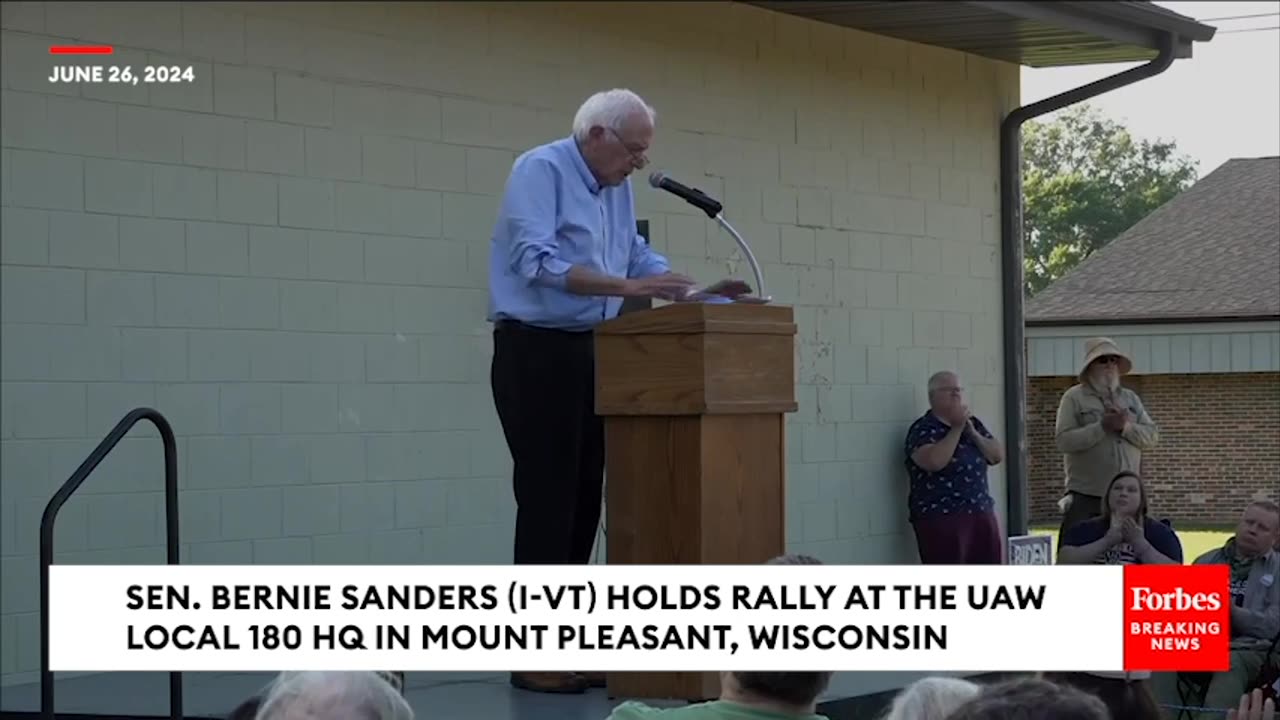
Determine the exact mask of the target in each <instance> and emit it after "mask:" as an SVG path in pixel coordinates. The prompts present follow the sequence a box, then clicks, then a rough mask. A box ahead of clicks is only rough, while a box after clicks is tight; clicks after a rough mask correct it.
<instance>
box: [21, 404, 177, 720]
mask: <svg viewBox="0 0 1280 720" xmlns="http://www.w3.org/2000/svg"><path fill="white" fill-rule="evenodd" d="M140 420H150V421H151V424H152V425H155V426H156V429H157V430H159V431H160V440H161V442H163V443H164V504H165V520H166V523H167V528H166V535H167V542H168V554H169V560H168V564H169V565H177V564H178V446H177V443H175V442H174V440H173V428H172V427H171V426H170V425H169V421H168V420H166V419H165V417H164V415H161V414H160V413H159V411H157V410H153V409H151V408H145V407H142V408H137V409H135V410H133V411H132V412H130V413H129V414H128V415H125V416H124V419H122V420H121V421H120V422H119V423H117V424H116V426H115V428H114V429H112V431H111V432H110V433H108V434H107V436H106V437H105V438H103V439H102V442H100V443H98V447H96V448H94V450H93V452H92V453H89V457H87V458H85V460H84V462H83V463H80V467H78V468H76V471H75V472H74V473H72V474H71V477H69V478H67V481H66V482H65V483H63V484H62V487H61V488H58V492H56V493H54V495H53V497H52V498H51V499H50V500H49V504H48V505H46V506H45V508H44V517H43V518H41V520H40V717H41V718H43V720H53V718H54V714H53V672H52V671H50V670H49V566H50V565H52V564H53V523H54V521H55V520H56V519H57V517H58V511H59V510H61V509H62V506H63V504H64V503H66V502H67V500H68V499H69V498H70V497H71V495H72V494H73V493H74V492H75V491H76V490H77V489H79V488H80V485H81V484H83V483H84V481H85V478H87V477H89V473H92V472H93V470H94V468H96V467H98V464H99V463H101V462H102V461H103V459H105V458H106V457H107V454H108V453H110V452H111V451H112V449H114V448H115V446H116V445H117V444H119V442H120V441H121V440H122V439H123V438H124V436H125V435H126V434H127V433H128V432H129V430H130V429H131V428H132V427H133V426H134V425H136V424H137V423H138V421H140ZM169 718H170V720H182V673H180V672H171V673H169Z"/></svg>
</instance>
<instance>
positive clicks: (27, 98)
mask: <svg viewBox="0 0 1280 720" xmlns="http://www.w3.org/2000/svg"><path fill="white" fill-rule="evenodd" d="M6 42H8V40H7V39H6ZM46 99H47V96H45V95H37V94H35V93H27V92H11V91H9V90H5V91H3V92H0V123H3V126H2V127H0V139H3V142H4V146H5V147H12V148H24V149H28V150H55V149H57V148H56V147H54V146H53V144H52V143H51V140H52V137H51V136H50V134H49V115H48V112H47V111H46Z"/></svg>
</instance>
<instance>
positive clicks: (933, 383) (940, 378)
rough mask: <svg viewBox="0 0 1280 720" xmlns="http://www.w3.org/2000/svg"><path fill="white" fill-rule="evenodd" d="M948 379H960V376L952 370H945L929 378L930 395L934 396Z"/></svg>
mask: <svg viewBox="0 0 1280 720" xmlns="http://www.w3.org/2000/svg"><path fill="white" fill-rule="evenodd" d="M948 378H956V379H957V380H959V379H960V376H959V375H957V374H956V373H955V372H953V371H951V370H943V371H941V372H936V373H934V374H932V375H930V376H929V394H930V395H932V394H933V392H934V391H935V390H937V389H938V388H939V387H941V386H942V383H943V382H944V381H946V380H947V379H948Z"/></svg>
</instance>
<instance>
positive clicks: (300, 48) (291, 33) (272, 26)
mask: <svg viewBox="0 0 1280 720" xmlns="http://www.w3.org/2000/svg"><path fill="white" fill-rule="evenodd" d="M259 7H261V6H259ZM313 38H314V35H313V34H312V33H307V32H299V31H298V23H296V22H292V21H289V20H285V19H283V18H276V17H259V16H257V15H254V14H251V15H249V16H248V17H246V18H245V38H244V42H245V60H246V62H248V63H249V64H250V65H257V66H261V67H272V68H287V69H289V70H298V71H302V70H306V69H307V56H308V52H309V51H311V47H309V46H308V44H307V41H308V40H310V39H313ZM280 119H281V120H284V119H285V118H283V117H282V118H280Z"/></svg>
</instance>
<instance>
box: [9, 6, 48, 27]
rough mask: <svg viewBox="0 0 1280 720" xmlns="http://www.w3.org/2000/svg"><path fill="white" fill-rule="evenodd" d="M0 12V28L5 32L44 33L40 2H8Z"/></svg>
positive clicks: (42, 8) (42, 7)
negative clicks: (0, 20)
mask: <svg viewBox="0 0 1280 720" xmlns="http://www.w3.org/2000/svg"><path fill="white" fill-rule="evenodd" d="M3 8H4V9H3V10H0V13H2V15H0V17H2V18H3V21H2V22H0V26H3V27H4V28H5V29H6V30H25V31H27V32H33V33H39V32H44V3H41V2H9V3H5V4H4V6H3Z"/></svg>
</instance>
